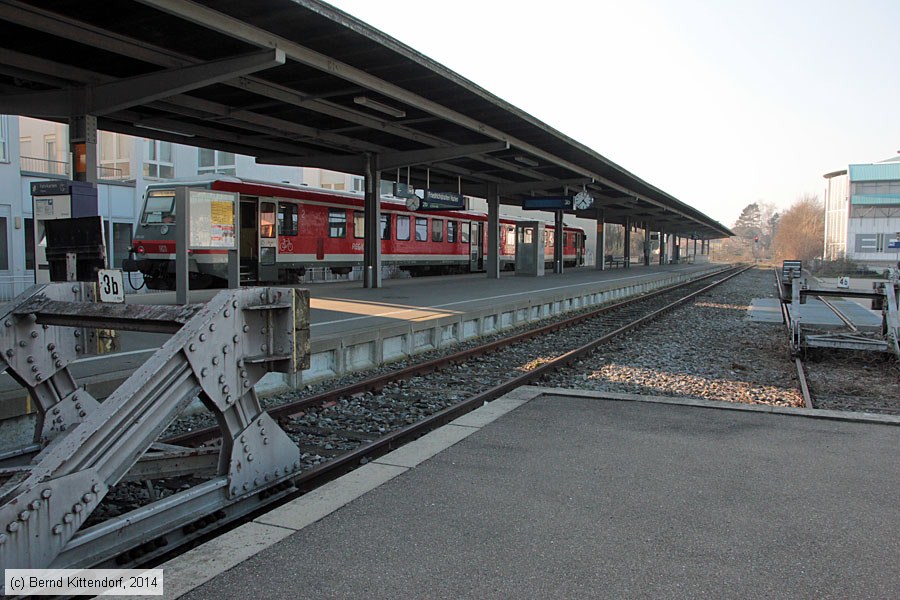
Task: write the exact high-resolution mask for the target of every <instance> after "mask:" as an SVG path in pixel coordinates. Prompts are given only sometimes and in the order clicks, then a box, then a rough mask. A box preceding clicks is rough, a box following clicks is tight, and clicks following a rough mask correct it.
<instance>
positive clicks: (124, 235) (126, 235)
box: [25, 219, 131, 269]
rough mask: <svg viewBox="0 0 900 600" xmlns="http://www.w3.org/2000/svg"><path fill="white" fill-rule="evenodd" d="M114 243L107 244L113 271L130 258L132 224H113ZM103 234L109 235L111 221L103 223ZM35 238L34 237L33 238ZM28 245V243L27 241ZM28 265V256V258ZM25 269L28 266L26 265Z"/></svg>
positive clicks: (107, 259) (107, 255)
mask: <svg viewBox="0 0 900 600" xmlns="http://www.w3.org/2000/svg"><path fill="white" fill-rule="evenodd" d="M29 220H30V219H29ZM112 227H113V230H112V243H110V242H109V240H107V242H106V261H107V263H108V264H109V265H110V267H111V268H113V269H120V268H122V261H123V260H125V259H126V258H128V249H129V248H130V247H131V223H115V222H114V223H113V224H112ZM103 233H104V234H105V235H109V221H103ZM33 237H34V236H33V235H32V238H33ZM25 243H26V244H27V243H28V241H27V240H26V242H25ZM25 260H26V263H27V260H28V258H27V256H26V259H25ZM31 260H32V267H31V268H32V269H33V268H34V266H33V264H34V254H33V250H32V258H31ZM25 268H26V269H27V268H28V266H27V264H26V266H25Z"/></svg>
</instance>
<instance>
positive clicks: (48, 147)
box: [44, 135, 56, 160]
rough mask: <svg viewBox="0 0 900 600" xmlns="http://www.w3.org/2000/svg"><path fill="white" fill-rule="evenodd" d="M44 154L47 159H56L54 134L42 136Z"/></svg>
mask: <svg viewBox="0 0 900 600" xmlns="http://www.w3.org/2000/svg"><path fill="white" fill-rule="evenodd" d="M44 155H45V156H46V157H47V160H56V136H55V135H45V136H44Z"/></svg>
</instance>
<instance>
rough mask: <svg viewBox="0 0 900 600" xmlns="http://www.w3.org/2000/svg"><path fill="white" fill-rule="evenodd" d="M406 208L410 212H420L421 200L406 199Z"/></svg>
mask: <svg viewBox="0 0 900 600" xmlns="http://www.w3.org/2000/svg"><path fill="white" fill-rule="evenodd" d="M406 208H408V209H409V210H418V209H419V199H418V198H407V199H406Z"/></svg>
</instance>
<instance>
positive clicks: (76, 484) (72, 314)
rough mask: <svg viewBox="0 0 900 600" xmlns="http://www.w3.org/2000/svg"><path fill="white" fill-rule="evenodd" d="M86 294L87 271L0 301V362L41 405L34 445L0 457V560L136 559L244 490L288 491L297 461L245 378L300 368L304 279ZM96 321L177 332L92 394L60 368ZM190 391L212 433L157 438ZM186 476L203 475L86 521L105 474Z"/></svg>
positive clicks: (52, 563)
mask: <svg viewBox="0 0 900 600" xmlns="http://www.w3.org/2000/svg"><path fill="white" fill-rule="evenodd" d="M91 300H93V291H92V284H81V283H55V284H47V285H44V286H35V287H33V288H31V289H30V290H28V291H27V292H25V293H24V294H23V295H21V296H19V297H18V298H16V299H15V300H13V301H12V302H10V303H8V304H6V305H5V306H4V307H3V308H0V313H2V314H0V323H2V327H0V337H2V347H0V352H2V354H0V372H2V371H6V372H8V373H9V374H10V375H11V376H12V377H13V378H14V379H16V380H17V381H18V382H19V383H20V384H21V385H22V386H23V387H25V388H26V389H27V391H28V393H29V394H30V395H31V398H32V399H33V400H34V402H35V405H36V407H37V417H38V418H37V420H36V426H35V433H34V445H32V446H31V447H29V448H26V449H22V451H21V452H20V454H19V456H18V457H17V458H18V460H16V457H13V458H12V459H10V457H9V456H8V455H7V456H6V458H5V460H4V461H3V465H4V467H3V468H0V569H6V568H77V567H88V566H96V565H100V564H120V565H127V564H133V563H134V562H135V561H136V559H138V558H139V557H141V556H144V557H146V555H148V554H149V555H153V554H159V553H161V552H162V551H163V550H162V549H163V548H164V547H165V546H166V545H168V544H169V543H170V541H176V542H177V541H182V540H183V538H190V537H191V536H196V535H199V534H200V533H201V532H202V530H203V528H204V527H206V526H207V525H210V524H212V523H213V522H215V521H218V520H222V519H227V520H230V519H234V518H237V517H239V516H241V515H242V514H244V513H246V512H248V511H249V510H252V508H253V507H254V506H253V505H254V503H253V502H246V500H247V499H250V498H254V497H259V496H262V497H266V496H278V495H283V494H285V493H286V491H287V489H288V488H290V487H291V483H290V475H291V474H292V473H294V472H295V471H296V470H297V469H298V468H299V466H300V462H299V461H300V456H299V450H298V448H297V446H296V445H295V444H294V443H293V442H292V441H291V440H290V438H288V436H287V434H286V433H285V432H284V431H283V430H282V429H281V428H280V427H279V426H278V424H277V423H275V422H274V421H273V420H272V418H271V417H269V416H268V414H266V412H265V411H263V410H262V408H261V407H260V403H259V400H258V398H257V396H256V393H255V391H254V385H255V384H256V383H257V382H258V381H259V379H260V378H262V377H263V375H265V374H266V373H268V372H281V373H287V374H293V373H297V372H299V371H300V370H301V369H304V368H308V366H309V292H308V291H307V290H297V289H290V288H249V289H241V290H226V291H222V292H219V294H218V295H216V296H215V297H214V298H213V299H212V300H211V301H209V302H208V303H207V304H203V305H187V306H145V305H125V304H99V303H95V302H91ZM101 328H114V329H118V330H131V331H151V332H171V333H173V335H172V337H171V338H170V339H169V340H168V341H167V342H166V343H165V344H164V345H163V346H162V347H161V348H160V349H159V350H158V351H157V352H156V353H155V354H154V355H153V356H152V357H151V358H150V359H149V360H148V361H147V362H146V363H145V364H144V365H143V366H141V367H140V368H139V369H137V370H136V371H135V372H134V373H133V374H132V375H131V377H129V378H128V379H127V380H126V381H125V382H123V383H122V384H121V385H120V386H119V387H118V388H117V389H116V390H115V391H114V392H113V393H112V394H111V395H110V396H109V397H108V398H107V399H106V400H104V401H103V402H98V401H97V400H95V399H94V398H92V397H91V395H90V394H89V393H88V392H87V391H86V390H85V389H84V388H83V387H79V386H78V384H77V382H76V381H75V378H74V377H73V375H72V373H71V372H70V371H69V368H68V367H69V365H70V364H71V363H72V361H74V360H75V358H76V357H78V356H79V355H83V354H86V353H88V352H89V351H90V350H91V348H90V346H91V344H92V343H93V341H94V339H95V331H96V330H97V329H101ZM195 398H199V399H200V400H201V402H202V403H203V405H204V406H205V407H206V408H207V409H209V410H210V411H211V412H212V413H214V414H215V416H216V418H217V420H218V423H219V427H220V429H221V432H222V442H221V444H220V445H218V446H215V447H210V448H183V447H177V446H171V445H166V444H160V443H157V439H158V438H159V436H160V434H161V433H162V432H163V431H165V430H166V428H167V427H169V425H170V424H171V423H172V422H173V421H174V420H175V419H176V418H177V417H178V416H179V415H180V414H181V413H182V412H183V411H184V409H185V407H187V406H188V404H189V403H191V402H192V400H194V399H195ZM7 454H9V453H7ZM188 475H189V476H192V477H198V476H200V477H202V478H203V482H202V483H200V484H198V485H194V486H193V487H189V488H188V489H184V490H181V491H177V492H176V493H174V494H172V495H169V496H166V497H164V498H159V499H156V500H155V501H152V502H151V503H150V504H147V505H145V506H142V507H141V508H137V509H134V510H132V511H131V512H128V513H126V514H124V515H121V516H119V517H114V518H112V519H108V520H106V521H103V522H101V523H99V524H96V525H92V526H90V527H87V528H82V525H84V523H85V522H86V521H87V520H88V517H89V516H90V515H91V514H92V513H93V512H94V511H95V509H96V508H97V506H98V505H99V504H100V502H101V500H103V498H104V497H105V496H106V494H107V493H108V492H109V490H110V488H111V487H112V486H113V485H115V484H117V483H119V482H122V481H145V482H148V483H147V486H148V489H149V490H151V491H152V484H150V483H149V482H151V481H152V480H155V479H167V478H172V477H180V476H188Z"/></svg>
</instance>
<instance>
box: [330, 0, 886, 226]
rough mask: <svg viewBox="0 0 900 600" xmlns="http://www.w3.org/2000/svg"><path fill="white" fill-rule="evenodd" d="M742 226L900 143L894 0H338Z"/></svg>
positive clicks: (343, 7)
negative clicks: (753, 211) (751, 214)
mask: <svg viewBox="0 0 900 600" xmlns="http://www.w3.org/2000/svg"><path fill="white" fill-rule="evenodd" d="M330 4H332V5H334V6H336V7H337V8H339V9H341V10H343V11H345V12H348V13H350V14H351V15H353V16H355V17H357V18H359V19H361V20H363V21H365V22H366V23H368V24H369V25H371V26H373V27H375V28H376V29H379V30H381V31H383V32H384V33H387V34H388V35H390V36H392V37H394V38H396V39H398V40H399V41H401V42H403V43H405V44H406V45H408V46H410V47H412V48H413V49H414V50H416V51H418V52H420V53H422V54H425V55H426V56H428V57H430V58H431V59H433V60H435V61H437V62H439V63H441V64H442V65H444V66H445V67H447V68H449V69H451V70H452V71H455V72H456V73H458V74H459V75H462V76H463V77H465V78H466V79H468V80H470V81H472V82H474V83H476V84H477V85H479V86H481V87H483V88H484V89H486V90H487V91H489V92H491V93H493V94H494V95H496V96H499V97H500V98H502V99H503V100H505V101H507V102H509V103H511V104H512V105H514V106H516V107H518V108H519V109H522V110H524V111H525V112H527V113H529V114H531V115H532V116H534V117H536V118H537V119H539V120H541V121H543V122H544V123H546V124H548V125H550V126H551V127H553V128H555V129H557V130H558V131H560V132H561V133H563V134H565V135H567V136H569V137H571V138H573V139H575V140H577V141H578V142H581V143H583V144H585V145H586V146H588V147H589V148H591V149H593V150H594V151H596V152H598V153H600V154H601V155H603V156H604V157H606V158H607V159H609V160H611V161H613V162H615V163H616V164H618V165H619V166H620V167H622V168H624V169H625V170H627V171H629V172H631V173H633V174H634V175H636V176H638V177H640V178H641V179H643V180H644V181H646V182H648V183H650V184H652V185H654V186H656V187H658V188H660V189H662V190H663V191H665V192H667V193H669V194H671V195H673V196H674V197H676V198H678V199H679V200H681V201H683V202H686V203H687V204H690V205H691V206H693V207H695V208H697V209H699V210H701V211H702V212H704V213H705V214H707V215H709V216H710V217H712V218H714V219H716V220H717V221H720V222H721V223H723V224H724V225H726V226H731V225H733V224H734V221H735V220H736V219H737V218H738V216H739V215H740V212H741V210H742V209H743V208H744V207H745V206H747V205H748V204H750V203H752V202H765V203H770V204H773V205H775V206H776V207H777V209H779V210H784V209H786V208H788V207H789V206H790V205H791V204H792V203H794V202H795V201H796V200H797V199H798V198H799V197H801V196H803V195H805V194H815V195H817V196H818V197H819V198H820V199H822V197H823V190H824V187H825V179H824V178H823V175H824V174H825V173H829V172H832V171H836V170H838V169H842V168H846V166H847V165H848V164H852V163H864V162H873V161H878V160H883V159H886V158H890V157H892V156H895V155H896V154H897V152H898V151H900V35H897V28H896V27H897V23H900V1H898V0H856V1H855V2H850V1H847V0H844V1H841V2H838V1H832V0H819V1H807V0H777V1H773V0H612V1H609V0H552V1H547V0H544V1H542V2H536V1H534V0H518V1H516V0H480V1H475V0H453V1H450V2H448V1H445V0H330Z"/></svg>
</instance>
